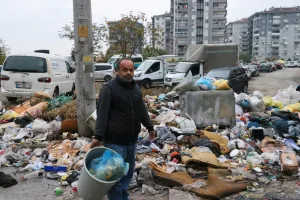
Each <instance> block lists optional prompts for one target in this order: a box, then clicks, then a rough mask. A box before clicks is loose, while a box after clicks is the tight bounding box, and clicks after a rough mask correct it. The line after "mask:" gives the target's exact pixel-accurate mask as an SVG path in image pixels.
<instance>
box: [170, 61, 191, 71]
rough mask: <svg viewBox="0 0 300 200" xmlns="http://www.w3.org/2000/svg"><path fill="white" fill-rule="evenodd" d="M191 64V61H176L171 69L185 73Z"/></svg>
mask: <svg viewBox="0 0 300 200" xmlns="http://www.w3.org/2000/svg"><path fill="white" fill-rule="evenodd" d="M191 65H192V64H191V63H178V64H177V65H176V67H175V69H174V70H173V71H174V72H176V73H186V72H187V71H188V70H189V68H190V66H191Z"/></svg>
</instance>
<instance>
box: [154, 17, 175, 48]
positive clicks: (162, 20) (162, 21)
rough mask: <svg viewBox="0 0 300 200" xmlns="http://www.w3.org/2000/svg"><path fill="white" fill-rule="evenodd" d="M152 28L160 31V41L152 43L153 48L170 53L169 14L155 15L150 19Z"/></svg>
mask: <svg viewBox="0 0 300 200" xmlns="http://www.w3.org/2000/svg"><path fill="white" fill-rule="evenodd" d="M152 26H153V27H155V28H157V29H158V30H160V31H161V32H160V37H161V38H162V41H160V42H157V41H155V40H154V41H152V42H153V44H152V45H153V47H154V48H159V49H164V50H167V51H168V52H169V53H170V52H171V14H170V13H166V14H163V15H155V16H153V17H152Z"/></svg>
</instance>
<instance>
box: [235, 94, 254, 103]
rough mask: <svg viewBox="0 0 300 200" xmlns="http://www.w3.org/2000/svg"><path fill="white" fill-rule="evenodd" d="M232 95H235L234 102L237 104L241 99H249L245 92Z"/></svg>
mask: <svg viewBox="0 0 300 200" xmlns="http://www.w3.org/2000/svg"><path fill="white" fill-rule="evenodd" d="M234 97H235V103H236V104H238V105H241V103H242V101H243V100H245V99H246V100H248V101H250V97H249V96H248V95H247V94H245V93H241V94H239V95H237V94H235V95H234Z"/></svg>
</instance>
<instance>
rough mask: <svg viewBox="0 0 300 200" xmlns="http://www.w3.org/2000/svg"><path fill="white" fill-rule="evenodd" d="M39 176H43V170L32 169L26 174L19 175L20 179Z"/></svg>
mask: <svg viewBox="0 0 300 200" xmlns="http://www.w3.org/2000/svg"><path fill="white" fill-rule="evenodd" d="M39 176H43V171H34V172H31V173H29V174H26V175H24V176H22V177H21V180H27V179H32V178H36V177H39Z"/></svg>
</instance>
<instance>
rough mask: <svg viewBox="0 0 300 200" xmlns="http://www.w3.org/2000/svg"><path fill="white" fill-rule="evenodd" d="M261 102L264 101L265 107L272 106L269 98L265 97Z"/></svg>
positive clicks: (271, 100)
mask: <svg viewBox="0 0 300 200" xmlns="http://www.w3.org/2000/svg"><path fill="white" fill-rule="evenodd" d="M263 100H264V103H265V106H266V107H269V106H272V104H273V99H272V97H271V96H266V97H264V98H263Z"/></svg>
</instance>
